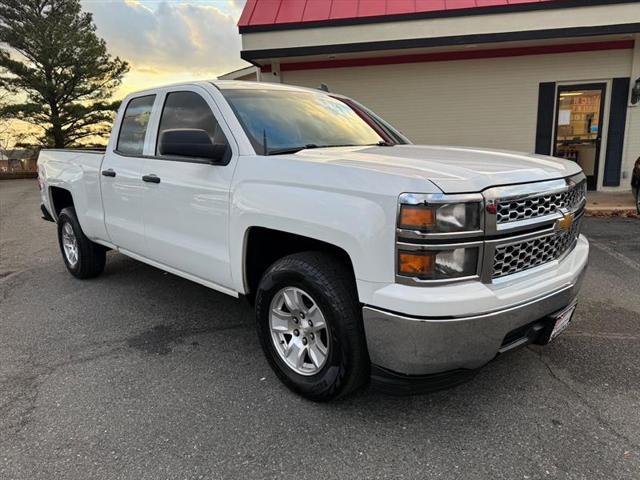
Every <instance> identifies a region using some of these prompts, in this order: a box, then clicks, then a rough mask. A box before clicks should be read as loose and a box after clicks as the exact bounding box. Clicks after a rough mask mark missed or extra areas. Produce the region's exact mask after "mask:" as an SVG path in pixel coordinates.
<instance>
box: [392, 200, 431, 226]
mask: <svg viewBox="0 0 640 480" xmlns="http://www.w3.org/2000/svg"><path fill="white" fill-rule="evenodd" d="M435 224H436V212H435V210H434V209H432V208H429V207H422V206H413V205H403V206H402V207H401V208H400V228H418V229H427V228H429V227H433V226H434V225H435Z"/></svg>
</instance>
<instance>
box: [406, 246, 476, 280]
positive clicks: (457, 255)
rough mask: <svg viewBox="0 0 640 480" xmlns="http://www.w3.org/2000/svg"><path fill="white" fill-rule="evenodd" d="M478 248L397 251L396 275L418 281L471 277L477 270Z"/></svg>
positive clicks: (451, 247)
mask: <svg viewBox="0 0 640 480" xmlns="http://www.w3.org/2000/svg"><path fill="white" fill-rule="evenodd" d="M478 256H479V248H478V247H460V248H456V247H455V246H450V248H448V247H443V249H438V250H435V249H434V250H402V247H399V250H398V274H400V275H403V276H407V277H413V278H418V279H420V280H448V279H457V278H464V277H472V276H474V275H476V274H477V270H478Z"/></svg>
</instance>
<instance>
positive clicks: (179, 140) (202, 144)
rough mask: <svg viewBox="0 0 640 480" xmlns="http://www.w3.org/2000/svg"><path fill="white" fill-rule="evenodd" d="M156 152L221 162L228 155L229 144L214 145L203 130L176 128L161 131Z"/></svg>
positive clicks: (164, 154)
mask: <svg viewBox="0 0 640 480" xmlns="http://www.w3.org/2000/svg"><path fill="white" fill-rule="evenodd" d="M158 153H160V155H162V156H178V157H190V158H201V159H205V160H209V161H210V162H211V163H223V162H225V161H226V160H227V159H228V157H229V145H227V144H226V143H225V144H222V145H214V144H213V142H212V141H211V138H210V137H209V134H208V133H207V132H206V131H204V130H200V129H197V128H178V129H175V130H165V131H164V132H162V134H161V135H160V143H159V148H158Z"/></svg>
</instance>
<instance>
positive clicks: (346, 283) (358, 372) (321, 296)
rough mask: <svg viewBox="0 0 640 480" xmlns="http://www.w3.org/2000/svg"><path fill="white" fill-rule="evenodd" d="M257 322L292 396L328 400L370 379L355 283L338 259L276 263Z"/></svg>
mask: <svg viewBox="0 0 640 480" xmlns="http://www.w3.org/2000/svg"><path fill="white" fill-rule="evenodd" d="M256 320H257V327H258V336H259V338H260V343H261V344H262V348H263V350H264V352H265V355H266V356H267V360H268V361H269V363H270V365H271V367H272V368H273V370H274V371H275V373H276V374H277V375H278V377H279V378H280V379H281V380H282V381H283V382H284V384H285V385H287V386H288V387H289V388H290V389H292V390H293V391H295V392H297V393H299V394H301V395H303V396H305V397H307V398H309V399H311V400H316V401H326V400H330V399H332V398H335V397H337V396H341V395H346V394H348V393H350V392H353V391H354V390H356V389H358V388H359V387H361V386H362V385H364V384H365V383H366V381H367V380H368V378H369V356H368V354H367V348H366V342H365V336H364V329H363V326H362V318H361V309H360V304H359V302H358V298H357V294H356V289H355V284H354V281H353V278H352V274H351V272H350V271H349V270H348V269H347V268H346V267H345V266H344V265H343V263H341V262H340V261H339V260H338V259H336V258H335V257H333V256H331V255H328V254H326V253H322V252H305V253H298V254H294V255H289V256H287V257H284V258H282V259H280V260H278V261H277V262H276V263H274V264H273V265H272V266H271V267H270V268H269V269H268V270H267V272H266V273H265V274H264V276H263V277H262V280H261V281H260V285H259V287H258V291H257V295H256Z"/></svg>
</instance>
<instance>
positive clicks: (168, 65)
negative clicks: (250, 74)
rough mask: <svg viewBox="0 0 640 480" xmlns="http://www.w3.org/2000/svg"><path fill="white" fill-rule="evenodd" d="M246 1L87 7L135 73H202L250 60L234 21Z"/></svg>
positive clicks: (120, 0)
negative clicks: (244, 55) (243, 57)
mask: <svg viewBox="0 0 640 480" xmlns="http://www.w3.org/2000/svg"><path fill="white" fill-rule="evenodd" d="M243 3H244V1H243V0H228V1H227V2H220V1H216V2H213V3H212V2H206V1H205V2H202V1H200V2H197V1H192V2H188V1H182V2H178V3H174V2H172V3H169V2H167V1H162V2H160V3H155V2H154V3H149V2H144V0H142V1H137V0H111V1H100V2H93V1H90V0H84V1H83V8H84V9H85V10H87V11H89V12H91V13H93V18H94V22H95V24H96V26H97V32H98V35H100V36H101V37H102V38H104V39H105V41H106V42H107V47H108V49H109V52H110V53H112V54H113V55H117V56H119V57H120V58H122V59H124V60H127V61H128V62H129V63H130V64H131V66H132V74H133V75H134V76H136V75H137V76H138V77H140V74H144V75H143V76H144V77H149V76H152V75H156V76H166V77H172V78H173V77H176V76H184V75H191V76H193V77H194V78H196V77H197V78H202V77H203V76H209V77H215V76H217V75H220V74H223V73H226V72H228V71H230V70H234V69H236V68H240V67H242V66H245V65H246V63H245V62H244V61H243V60H241V59H240V46H241V42H240V35H239V34H238V27H237V25H236V23H237V16H238V15H239V12H240V11H241V9H240V7H241V6H242V4H243ZM147 5H149V6H147ZM130 75H131V74H130Z"/></svg>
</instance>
